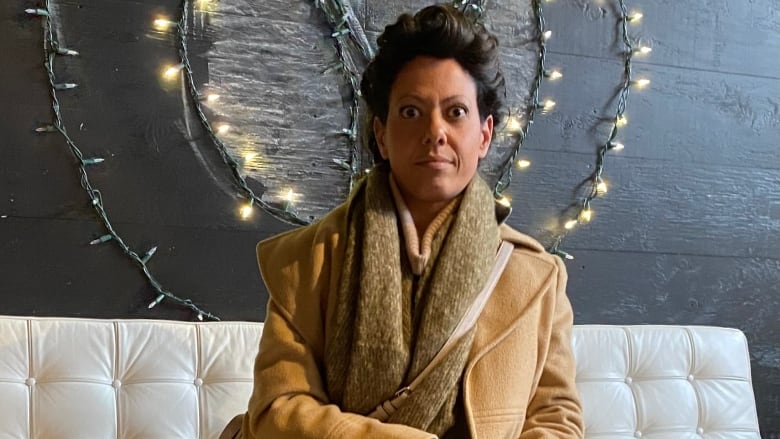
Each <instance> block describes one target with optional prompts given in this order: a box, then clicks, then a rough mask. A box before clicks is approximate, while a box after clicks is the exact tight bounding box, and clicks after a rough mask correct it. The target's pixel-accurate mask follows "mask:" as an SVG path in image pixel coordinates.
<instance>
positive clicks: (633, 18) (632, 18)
mask: <svg viewBox="0 0 780 439" xmlns="http://www.w3.org/2000/svg"><path fill="white" fill-rule="evenodd" d="M642 17H644V15H643V14H642V13H641V12H634V13H633V14H631V15H629V16H628V17H626V20H628V21H639V20H641V19H642Z"/></svg>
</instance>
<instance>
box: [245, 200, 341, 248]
mask: <svg viewBox="0 0 780 439" xmlns="http://www.w3.org/2000/svg"><path fill="white" fill-rule="evenodd" d="M346 217H347V204H346V203H342V204H341V205H339V206H337V207H336V208H334V209H333V210H331V211H330V212H328V213H327V214H325V215H324V216H323V217H322V218H320V219H318V220H317V221H315V222H313V223H311V224H309V225H306V226H302V227H298V228H295V229H292V230H288V231H286V232H283V233H280V234H278V235H274V236H272V237H270V238H267V239H264V240H262V241H260V242H258V243H257V254H258V256H260V255H263V254H267V253H269V252H276V251H277V250H284V249H286V250H287V251H294V250H297V249H299V248H301V247H303V248H304V249H306V248H309V249H310V248H311V247H312V246H314V245H316V244H317V243H318V242H319V243H323V242H324V241H329V240H331V239H333V238H334V237H339V236H341V235H343V234H344V231H345V230H346Z"/></svg>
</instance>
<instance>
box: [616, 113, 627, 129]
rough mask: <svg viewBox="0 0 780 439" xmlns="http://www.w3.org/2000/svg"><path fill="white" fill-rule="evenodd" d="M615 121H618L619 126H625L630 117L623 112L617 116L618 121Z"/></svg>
mask: <svg viewBox="0 0 780 439" xmlns="http://www.w3.org/2000/svg"><path fill="white" fill-rule="evenodd" d="M615 123H616V124H617V126H619V127H622V126H625V125H626V124H627V123H628V118H627V117H626V116H624V115H622V114H621V115H620V116H619V117H618V118H617V121H616V122H615Z"/></svg>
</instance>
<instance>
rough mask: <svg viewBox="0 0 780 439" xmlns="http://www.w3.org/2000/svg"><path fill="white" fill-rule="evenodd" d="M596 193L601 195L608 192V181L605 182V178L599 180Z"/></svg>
mask: <svg viewBox="0 0 780 439" xmlns="http://www.w3.org/2000/svg"><path fill="white" fill-rule="evenodd" d="M596 193H598V194H599V195H604V194H606V193H607V183H605V182H604V180H599V182H598V183H597V184H596Z"/></svg>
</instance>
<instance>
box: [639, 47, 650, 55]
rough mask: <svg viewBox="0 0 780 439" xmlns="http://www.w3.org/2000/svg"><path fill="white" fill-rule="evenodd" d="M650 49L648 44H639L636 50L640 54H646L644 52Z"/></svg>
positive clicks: (648, 51)
mask: <svg viewBox="0 0 780 439" xmlns="http://www.w3.org/2000/svg"><path fill="white" fill-rule="evenodd" d="M652 51H653V48H652V47H649V46H640V47H639V48H638V49H636V52H637V53H640V54H642V55H646V54H648V53H650V52H652Z"/></svg>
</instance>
